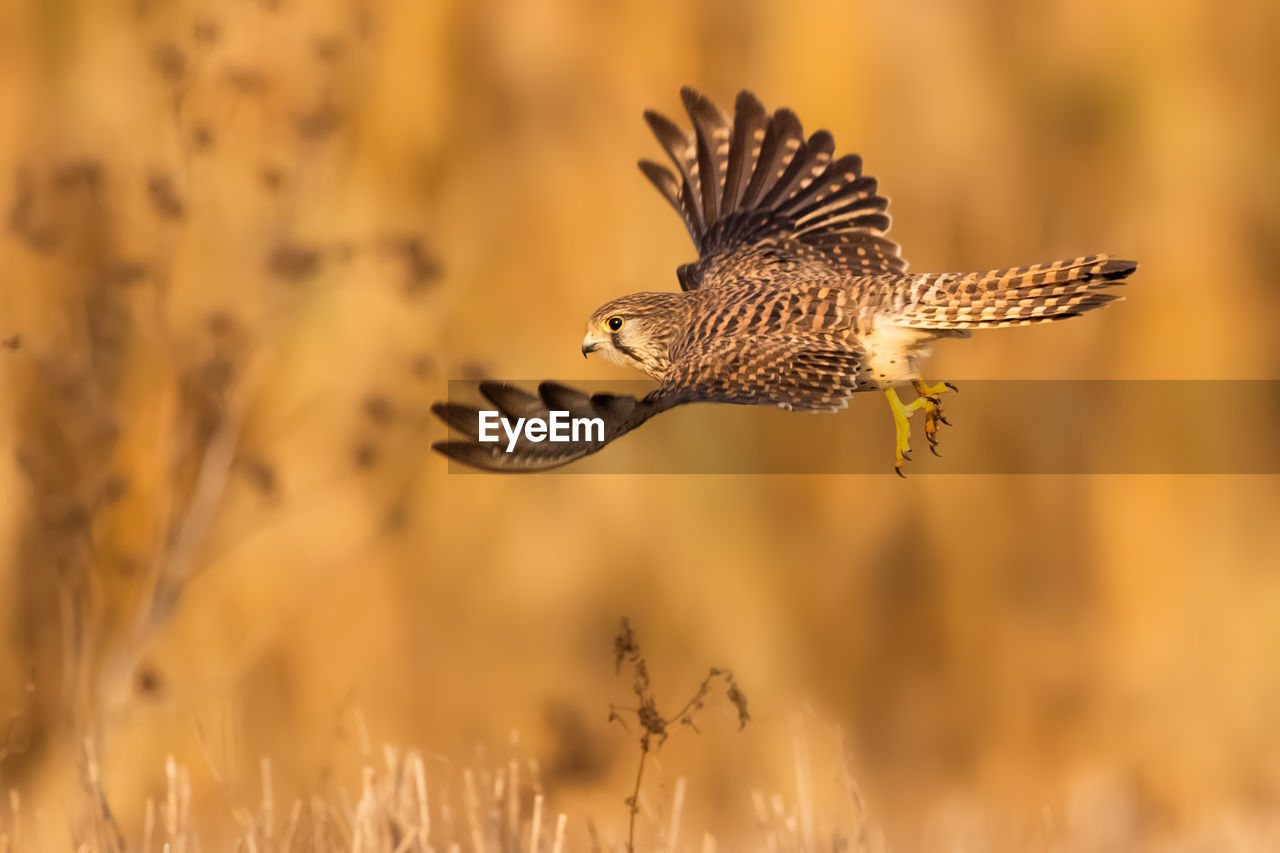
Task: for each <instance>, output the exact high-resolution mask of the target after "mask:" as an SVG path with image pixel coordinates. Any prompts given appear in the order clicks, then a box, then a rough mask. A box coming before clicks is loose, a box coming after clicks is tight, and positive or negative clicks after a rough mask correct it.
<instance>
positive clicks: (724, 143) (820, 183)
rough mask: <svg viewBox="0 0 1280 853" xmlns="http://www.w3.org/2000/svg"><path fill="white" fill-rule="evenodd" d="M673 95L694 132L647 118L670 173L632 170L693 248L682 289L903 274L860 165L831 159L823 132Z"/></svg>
mask: <svg viewBox="0 0 1280 853" xmlns="http://www.w3.org/2000/svg"><path fill="white" fill-rule="evenodd" d="M680 94H681V97H682V98H683V100H684V106H685V109H686V110H687V111H688V113H689V117H690V119H691V120H692V121H693V132H692V133H686V132H685V131H683V130H681V129H680V128H679V127H678V126H677V125H676V124H675V122H672V121H671V120H670V119H667V118H665V117H663V116H661V115H659V114H658V113H656V112H653V111H652V110H650V111H648V112H646V113H645V120H646V121H648V123H649V127H650V128H652V130H653V132H654V135H655V136H657V138H658V141H659V142H660V143H661V144H662V147H663V148H664V149H666V152H667V154H668V156H670V158H671V162H672V163H673V164H674V166H675V170H676V171H675V172H672V171H671V170H670V169H668V168H666V167H665V166H661V165H659V164H657V163H654V162H652V161H649V160H642V161H640V170H641V171H642V172H644V174H645V176H646V177H648V178H649V180H650V181H652V182H653V185H654V186H655V187H657V188H658V191H659V192H661V193H662V195H663V197H665V198H666V199H667V201H668V202H670V203H671V205H672V206H673V207H674V208H675V209H676V211H677V212H679V213H680V215H681V217H682V218H683V219H684V222H685V227H687V228H688V229H689V234H690V236H691V237H693V243H694V245H695V246H696V247H697V249H698V256H699V259H698V261H697V262H696V263H692V264H685V265H684V266H682V267H680V269H679V271H678V272H679V276H680V286H681V287H682V288H683V289H685V290H694V289H696V288H699V287H713V286H716V285H718V284H722V283H729V282H739V281H752V280H761V279H766V278H773V279H777V278H779V277H782V276H785V275H787V274H798V275H806V276H814V275H815V274H821V273H823V272H825V273H826V274H827V275H831V274H835V275H848V276H855V275H871V274H880V273H901V272H905V271H906V269H907V262H906V261H905V260H903V259H902V257H901V253H900V249H899V248H898V246H897V244H896V243H894V242H893V241H892V240H890V239H889V238H887V237H886V236H885V233H886V232H887V231H888V230H889V216H888V214H887V213H885V210H886V209H887V208H888V206H889V200H888V199H886V198H885V197H884V196H882V195H879V194H878V192H877V183H876V179H875V178H872V177H870V176H868V175H864V174H862V158H861V157H859V156H858V155H857V154H847V155H845V156H843V157H839V158H835V159H833V152H834V151H835V141H834V140H833V139H832V137H831V134H830V133H828V132H827V131H825V130H820V131H818V132H817V133H814V134H813V135H812V136H810V137H809V138H808V139H805V137H804V130H803V129H802V127H801V125H800V121H799V119H797V118H796V116H795V113H793V112H791V111H790V110H787V109H781V110H778V111H777V112H775V113H774V114H773V115H772V116H769V115H767V114H766V113H765V110H764V107H763V106H761V104H760V102H759V101H758V100H757V99H756V97H755V95H753V94H751V93H750V92H746V91H744V92H742V93H740V94H739V95H738V100H737V104H736V108H735V114H734V118H733V121H732V123H731V122H730V120H729V118H728V117H727V116H725V115H724V114H723V113H722V112H720V110H719V109H717V108H716V106H715V105H714V104H713V103H711V101H710V100H708V99H707V98H706V97H704V96H702V95H700V94H698V93H697V92H695V91H693V90H692V89H690V88H687V87H686V88H684V89H682V90H681V92H680Z"/></svg>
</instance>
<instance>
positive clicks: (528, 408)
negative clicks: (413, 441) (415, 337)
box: [431, 382, 687, 472]
mask: <svg viewBox="0 0 1280 853" xmlns="http://www.w3.org/2000/svg"><path fill="white" fill-rule="evenodd" d="M480 393H481V394H482V395H483V396H484V397H485V399H487V400H488V401H489V402H490V403H492V404H493V407H494V408H495V409H497V410H498V412H499V413H500V414H501V415H502V416H503V417H505V418H508V419H512V420H514V419H515V418H542V419H544V420H545V419H549V418H550V417H551V413H552V412H553V411H564V412H568V413H569V417H571V418H599V419H600V420H601V421H603V424H604V434H603V438H602V439H599V438H596V437H595V436H596V432H594V431H584V432H586V433H587V434H588V435H589V436H590V440H582V441H565V442H551V441H540V442H534V441H529V440H528V439H527V438H526V437H525V435H524V434H523V431H522V434H521V436H520V438H519V439H518V440H517V441H516V444H515V446H514V447H513V448H512V450H511V452H510V453H508V452H507V437H506V435H505V434H503V435H501V436H500V439H499V441H496V442H490V441H485V442H482V441H480V411H481V410H480V409H479V408H478V407H476V406H471V405H467V404H463V403H436V404H435V405H434V406H432V407H431V411H432V412H433V413H434V414H435V415H436V417H438V418H440V420H442V421H444V422H445V423H446V424H448V425H449V426H450V427H451V428H453V429H454V430H457V431H458V432H460V433H461V434H462V435H463V438H461V439H450V440H448V441H438V442H436V443H435V444H433V445H431V447H432V449H433V450H435V451H436V452H438V453H442V454H444V455H445V456H448V457H449V458H450V459H453V460H455V461H457V462H461V463H463V464H465V465H470V466H471V467H473V468H481V469H483V470H486V471H506V472H532V471H546V470H548V469H550V468H558V467H559V466H561V465H565V464H567V463H569V462H573V461H574V460H577V459H581V458H582V457H584V456H589V455H591V454H592V453H595V452H597V451H599V450H600V449H601V448H603V447H604V446H605V445H606V444H608V443H610V442H611V441H614V440H615V439H617V438H618V437H619V436H622V435H625V434H626V433H628V432H630V431H631V430H633V429H635V428H636V427H638V426H640V425H641V424H642V423H644V422H645V421H647V420H649V418H651V417H653V416H654V415H657V414H659V413H661V412H665V411H666V410H667V409H670V408H672V407H673V406H678V405H680V404H681V403H683V402H686V401H687V400H686V398H684V397H682V396H681V395H678V394H673V393H670V392H664V391H661V390H660V391H655V392H653V393H652V394H649V395H647V396H645V397H643V398H636V397H631V396H626V395H621V394H586V393H583V392H582V391H579V390H577V389H575V388H570V387H568V386H567V385H560V384H559V383H556V382H543V383H542V384H541V385H539V386H538V393H537V394H531V393H529V392H528V391H525V390H523V389H521V388H517V387H516V386H514V385H507V384H505V383H501V382H483V383H481V384H480ZM499 432H500V433H501V432H502V430H499Z"/></svg>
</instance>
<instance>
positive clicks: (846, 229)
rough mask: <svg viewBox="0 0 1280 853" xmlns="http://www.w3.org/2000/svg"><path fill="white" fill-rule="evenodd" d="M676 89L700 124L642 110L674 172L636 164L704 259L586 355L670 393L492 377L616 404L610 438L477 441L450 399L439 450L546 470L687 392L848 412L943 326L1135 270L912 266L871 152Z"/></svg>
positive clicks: (497, 399) (592, 325) (527, 408)
mask: <svg viewBox="0 0 1280 853" xmlns="http://www.w3.org/2000/svg"><path fill="white" fill-rule="evenodd" d="M681 95H682V97H683V100H684V106H685V109H686V110H687V112H688V114H689V117H690V119H691V121H692V124H693V130H692V131H691V132H685V131H683V130H681V129H680V128H679V126H678V125H676V124H675V123H674V122H672V121H670V120H669V119H667V118H665V117H663V116H661V115H658V114H657V113H654V112H646V113H645V119H646V120H647V121H648V123H649V126H650V127H651V128H652V130H653V132H654V134H655V135H656V136H657V138H658V141H659V142H660V143H661V145H662V147H663V148H664V149H665V150H666V152H667V155H668V156H669V157H670V160H671V163H672V167H673V169H674V171H673V169H672V168H667V167H666V166H663V165H660V164H658V163H655V162H652V161H648V160H643V161H641V162H640V169H641V171H642V172H643V173H644V174H645V176H647V177H648V178H649V180H650V181H651V182H652V183H653V184H654V186H655V187H657V188H658V190H659V192H661V193H662V195H663V196H664V197H665V198H666V199H667V201H668V202H669V203H670V204H671V205H672V206H673V207H674V208H675V209H676V210H677V211H678V212H679V213H680V215H681V218H682V219H683V220H684V223H685V226H686V227H687V228H688V230H689V234H690V236H692V238H693V242H694V244H695V246H696V247H697V249H698V260H696V261H694V262H692V263H688V264H684V265H683V266H681V267H679V269H678V270H677V278H678V281H679V284H680V288H681V290H680V292H679V293H637V294H631V295H629V296H624V297H621V298H620V299H616V300H614V301H612V302H610V303H607V304H606V305H603V306H601V307H600V308H599V309H598V310H597V311H596V312H595V313H594V314H593V315H592V317H591V319H590V320H589V321H588V324H587V335H586V338H585V339H584V341H583V352H584V353H588V352H596V351H599V352H601V353H602V354H603V355H605V356H606V357H608V358H610V359H611V360H613V361H616V362H619V363H622V364H627V365H629V366H632V367H635V368H637V369H639V370H642V371H644V372H645V373H647V374H649V375H650V376H652V377H653V378H655V379H656V380H658V382H659V383H660V385H659V388H658V390H657V391H655V392H653V393H652V394H650V395H648V396H647V397H645V398H644V399H643V400H637V399H635V398H631V397H616V396H611V395H597V396H596V397H595V398H588V397H586V395H582V394H579V393H578V392H575V391H573V390H572V389H567V388H565V387H564V386H560V385H554V384H551V383H544V384H543V386H542V387H541V388H540V391H539V395H538V396H534V395H531V394H528V393H527V392H523V391H519V390H518V389H513V388H510V387H508V386H501V385H494V384H487V385H486V386H484V387H483V388H482V393H484V394H485V396H486V397H487V398H488V399H489V400H490V401H491V402H492V403H494V405H495V406H497V407H498V408H499V409H500V410H501V411H503V412H506V413H508V414H510V413H514V412H518V413H519V414H520V415H522V416H530V415H534V416H544V417H545V415H546V413H547V412H549V411H551V410H553V409H557V408H560V409H565V410H569V411H576V412H578V413H579V414H586V413H589V412H590V413H595V414H594V415H593V416H600V417H604V418H605V420H606V435H605V440H604V441H602V442H600V441H597V442H581V443H576V444H573V443H536V444H535V443H529V442H522V443H521V445H520V446H518V447H517V448H516V451H515V452H513V453H506V452H504V450H503V449H501V448H499V447H497V446H495V445H492V444H480V443H478V442H477V441H475V438H476V434H475V432H476V431H475V428H474V420H475V419H474V417H470V415H471V414H472V412H471V410H469V409H468V407H461V406H457V405H455V404H438V405H437V407H436V411H437V414H439V415H440V416H441V417H442V418H443V419H444V420H446V422H448V423H449V424H450V425H451V426H453V427H455V428H456V429H460V430H462V431H463V432H465V433H467V440H460V441H459V440H455V441H449V442H443V443H440V444H438V445H436V448H437V449H438V450H440V451H441V452H443V453H445V454H446V455H449V456H451V457H452V458H455V459H458V460H460V461H463V462H466V463H467V464H470V465H475V466H477V467H482V468H489V469H493V470H517V471H528V470H542V469H545V468H549V467H554V466H556V465H561V464H564V463H565V462H568V461H571V460H573V459H577V458H580V457H582V456H585V455H587V454H589V453H593V452H595V451H596V450H599V449H600V447H602V446H603V445H604V444H607V443H608V442H609V441H611V440H613V439H614V438H616V437H617V436H619V435H622V434H623V433H625V432H627V431H629V430H631V429H634V428H635V427H636V426H639V424H640V423H643V422H644V421H645V420H647V419H648V418H649V417H652V416H653V415H654V414H657V413H658V412H661V411H663V410H665V409H668V408H671V407H672V406H675V405H680V404H683V403H689V402H725V403H743V404H766V405H777V406H781V407H783V408H787V409H796V410H806V411H833V410H837V409H840V408H842V407H843V406H845V405H846V404H847V403H848V400H849V397H850V396H851V395H852V394H853V393H855V392H857V391H863V390H870V389H876V388H887V387H891V386H893V385H897V384H901V383H905V382H909V381H913V380H918V379H919V373H918V372H917V370H916V366H915V361H916V359H917V358H919V357H921V356H922V355H924V354H925V353H926V352H927V349H928V347H929V345H930V344H932V342H933V341H935V340H936V339H938V338H940V337H965V336H967V335H968V334H969V332H970V330H972V329H986V328H999V327H1003V326H1014V325H1027V324H1030V323H1039V322H1048V321H1052V320H1060V319H1064V318H1066V317H1073V316H1076V315H1077V314H1080V313H1083V312H1084V311H1088V310H1090V309H1093V308H1097V307H1100V306H1102V305H1105V304H1106V303H1107V302H1110V301H1111V300H1113V299H1115V298H1116V297H1115V296H1114V295H1112V294H1110V293H1107V292H1105V291H1106V289H1107V288H1109V287H1111V286H1113V285H1116V284H1119V283H1122V280H1123V279H1124V278H1125V277H1127V276H1128V275H1129V274H1130V273H1132V272H1133V271H1134V269H1136V267H1137V265H1136V264H1135V263H1133V262H1131V261H1118V260H1111V259H1110V258H1108V257H1107V256H1105V255H1093V256H1089V257H1082V258H1076V259H1074V260H1070V261H1057V262H1055V263H1051V264H1040V265H1036V266H1027V267H1018V268H1014V269H1005V270H994V271H991V272H983V273H928V274H909V273H907V263H906V261H905V260H903V258H902V257H901V252H900V250H899V248H898V246H897V244H895V243H894V242H893V241H892V240H890V239H889V238H888V237H886V236H885V234H886V232H887V231H888V230H889V216H888V214H887V213H886V210H887V208H888V205H889V202H888V200H887V199H886V198H885V197H884V196H882V195H880V194H879V192H878V186H877V183H876V180H875V179H874V178H872V177H870V176H867V175H864V174H863V173H862V160H861V158H860V157H858V156H857V155H856V154H850V155H845V156H843V157H835V156H834V151H835V144H834V141H833V140H832V137H831V134H830V133H828V132H826V131H825V130H820V131H818V132H816V133H814V134H813V135H811V136H809V137H807V138H806V137H805V136H804V133H803V131H802V129H801V125H800V122H799V120H798V119H797V118H796V116H795V115H794V114H793V113H792V112H791V111H790V110H786V109H781V110H778V111H777V112H775V113H774V114H773V115H768V114H767V113H766V112H765V110H764V107H763V106H761V104H760V102H759V101H758V100H756V98H755V96H754V95H752V94H751V93H749V92H743V93H741V94H740V95H738V98H737V103H736V109H735V115H734V117H733V119H732V120H730V119H729V118H728V117H727V116H725V115H724V114H723V113H721V112H720V111H719V110H718V109H717V108H716V107H715V106H714V105H713V104H712V103H711V101H709V100H708V99H707V98H705V97H703V96H701V95H699V94H697V93H696V92H694V91H692V90H691V89H684V90H683V91H682V93H681ZM560 404H563V405H560ZM469 417H470V419H469ZM468 424H470V426H469V425H468ZM930 439H931V441H932V440H933V438H932V434H931V436H930Z"/></svg>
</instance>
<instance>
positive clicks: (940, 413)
mask: <svg viewBox="0 0 1280 853" xmlns="http://www.w3.org/2000/svg"><path fill="white" fill-rule="evenodd" d="M938 420H940V421H942V422H943V423H944V424H946V425H947V426H951V421H949V420H947V419H946V417H944V416H943V414H942V412H938Z"/></svg>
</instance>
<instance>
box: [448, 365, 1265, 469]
mask: <svg viewBox="0 0 1280 853" xmlns="http://www.w3.org/2000/svg"><path fill="white" fill-rule="evenodd" d="M506 384H508V385H512V386H516V387H518V388H521V389H524V390H526V391H529V392H532V393H535V394H536V393H537V391H538V382H537V381H524V380H508V381H507V382H506ZM564 384H565V385H568V386H569V387H571V388H575V389H578V390H580V391H583V392H584V393H586V394H598V393H605V394H619V395H629V396H633V397H636V398H642V397H644V395H645V394H647V393H649V392H650V391H652V390H653V389H654V387H655V386H654V385H653V384H652V383H648V382H626V381H622V382H607V383H606V382H573V381H570V382H566V383H564ZM956 386H957V387H958V389H959V392H958V393H953V392H950V391H948V392H946V393H945V394H943V395H941V396H940V400H941V403H942V408H943V413H944V414H945V416H946V418H947V420H949V421H950V422H951V425H950V426H945V425H944V426H942V427H941V429H940V431H939V434H938V439H939V441H938V446H937V450H938V452H939V453H940V454H941V455H940V456H935V455H934V454H932V453H931V452H930V446H929V442H928V441H927V440H926V437H925V429H924V420H923V418H922V417H921V416H920V415H919V414H917V415H915V416H914V417H913V418H912V419H911V461H910V462H908V463H907V464H906V466H905V468H904V471H905V473H906V474H908V475H909V476H928V475H933V474H1280V380H1225V381H1224V380H1106V381H1095V380H1070V381H1063V380H965V381H957V382H956ZM900 394H901V397H902V399H903V401H904V402H905V401H909V400H910V399H911V397H912V396H914V395H913V392H912V391H911V390H910V388H909V387H907V388H905V389H903V390H902V391H901V392H900ZM449 402H450V403H454V404H463V405H466V406H471V407H476V408H477V409H478V410H479V411H480V413H482V414H483V413H489V414H483V416H484V417H486V419H487V420H486V423H485V424H484V427H485V435H486V436H493V435H496V436H497V437H498V440H497V441H496V442H494V443H493V444H494V446H496V447H497V448H498V451H497V452H503V451H502V448H503V447H504V446H506V445H507V443H508V440H507V438H506V434H507V433H504V430H507V431H508V433H509V431H510V430H511V429H512V428H514V426H515V421H514V419H513V420H512V421H511V422H509V423H508V424H506V425H505V426H504V425H503V424H501V423H500V419H501V418H502V413H501V412H499V411H498V410H497V408H496V406H495V405H494V404H492V403H491V402H490V401H489V400H487V399H486V398H485V397H484V396H483V395H482V394H481V392H480V387H479V383H476V382H472V381H453V382H450V383H449ZM480 416H481V415H477V417H480ZM573 426H575V425H573V424H570V423H568V422H563V423H560V424H558V425H557V424H552V425H549V427H548V429H547V431H546V434H545V437H543V438H542V439H540V440H541V441H552V440H554V437H556V436H558V437H563V438H564V439H565V440H572V438H573V437H574V436H573V432H572V427H573ZM576 426H577V427H578V428H579V432H578V437H579V438H581V437H583V436H584V435H586V436H593V434H592V433H591V432H589V430H590V429H591V427H592V425H590V424H585V423H584V424H579V425H576ZM435 428H436V429H437V430H438V431H439V434H438V436H432V437H433V438H439V439H441V440H443V439H446V438H449V439H455V440H459V439H464V438H465V436H463V435H462V434H460V433H459V432H458V431H455V430H450V429H448V428H447V427H446V426H445V424H443V423H441V422H439V421H435ZM520 428H521V429H522V430H525V429H527V428H528V424H524V425H521V427H520ZM553 433H554V436H553ZM534 434H535V435H536V434H537V433H536V432H535V433H534ZM524 435H525V440H527V437H528V433H524ZM893 463H894V427H893V418H892V416H891V414H890V409H889V406H888V404H887V402H886V400H885V397H884V394H882V393H881V392H878V391H868V392H865V393H859V394H855V395H854V396H853V398H852V399H851V400H850V402H849V406H848V408H847V409H845V410H843V411H841V412H838V413H834V414H813V413H807V412H788V411H784V410H781V409H777V408H771V407H764V406H735V405H726V404H718V403H717V404H713V403H697V404H690V405H684V406H679V407H677V408H674V409H672V410H670V411H667V412H663V413H661V414H658V415H657V416H655V417H654V418H652V419H651V420H649V421H647V422H645V423H644V424H643V425H641V426H639V427H638V428H637V429H635V430H633V431H631V432H628V433H626V434H625V435H622V436H620V437H619V438H618V439H617V440H615V441H613V442H611V443H609V444H607V445H606V446H605V447H604V448H603V449H602V450H600V451H599V452H597V453H594V454H592V455H590V456H586V457H585V458H582V459H579V460H577V461H574V462H571V463H569V464H568V465H565V466H563V467H559V468H556V469H554V470H553V471H551V472H548V473H558V474H889V475H892V474H893V472H894V468H893ZM448 468H449V471H450V472H454V473H467V472H474V469H472V468H470V467H468V466H466V465H463V464H461V463H458V462H455V461H452V460H450V461H449V462H448Z"/></svg>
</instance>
